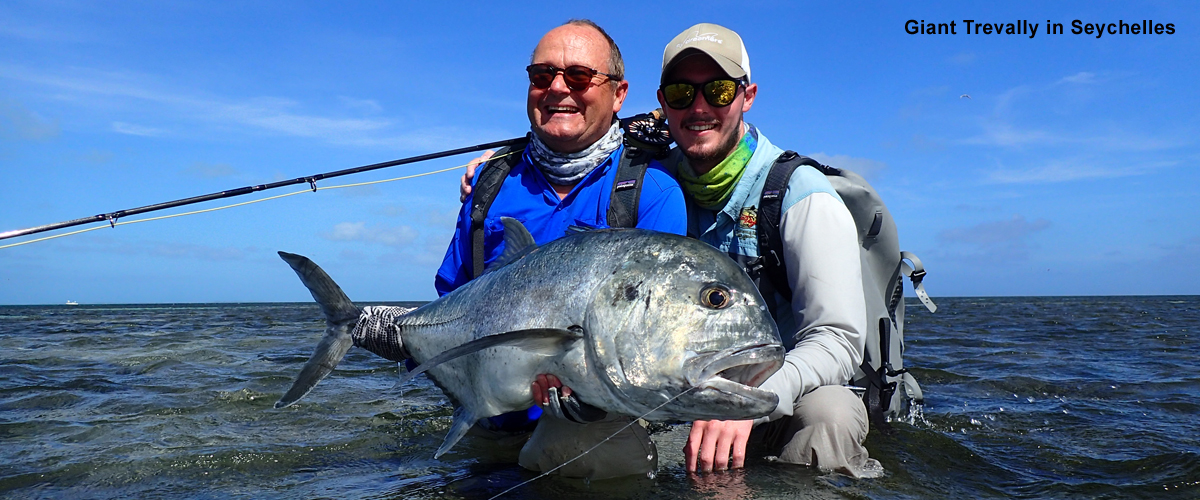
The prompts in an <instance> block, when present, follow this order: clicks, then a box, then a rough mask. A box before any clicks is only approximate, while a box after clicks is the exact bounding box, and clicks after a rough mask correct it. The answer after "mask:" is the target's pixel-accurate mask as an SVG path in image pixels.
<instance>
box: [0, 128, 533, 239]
mask: <svg viewBox="0 0 1200 500" xmlns="http://www.w3.org/2000/svg"><path fill="white" fill-rule="evenodd" d="M518 153H521V151H513V152H509V153H505V154H503V155H499V156H493V157H492V158H503V157H505V156H508V155H512V154H518ZM467 165H469V163H466V164H462V165H458V166H454V167H450V168H443V169H441V170H433V171H430V172H423V173H420V174H413V175H406V176H403V177H394V178H391V179H382V180H378V181H368V182H356V183H354V184H340V185H337V186H317V187H316V188H315V189H304V190H301V191H296V192H294V193H285V194H281V195H276V196H270V197H267V198H261V199H258V200H250V201H244V202H241V203H234V204H232V205H225V206H222V207H213V208H206V209H203V210H193V211H191V212H183V213H178V214H171V215H161V216H158V217H148V218H145V219H137V220H128V221H124V222H115V221H110V222H109V227H111V228H116V227H117V226H124V225H126V224H136V223H138V222H150V221H155V220H162V219H173V218H175V217H183V216H185V215H195V214H202V213H205V212H215V211H217V210H225V209H226V208H234V207H240V206H242V205H250V204H254V203H261V202H264V201H270V200H277V199H279V198H286V197H288V196H295V195H298V194H303V193H311V192H317V191H323V190H326V189H341V188H350V187H359V186H369V185H371V184H383V183H385V182H394V181H402V180H405V179H413V178H416V177H424V176H426V175H433V174H440V173H442V172H449V171H451V170H458V169H460V168H463V167H466V166H467ZM99 224H101V225H99V226H96V227H89V228H87V229H81V230H79V231H71V232H69V233H62V234H56V235H53V236H46V237H44V238H37V239H34V240H28V241H22V242H19V243H10V244H8V245H2V246H0V250H3V249H5V248H12V247H17V246H21V245H28V244H30V243H37V242H39V241H46V240H53V239H55V238H62V237H64V236H71V235H76V234H80V233H86V232H88V231H95V230H97V229H104V225H103V223H102V222H101V223H99Z"/></svg>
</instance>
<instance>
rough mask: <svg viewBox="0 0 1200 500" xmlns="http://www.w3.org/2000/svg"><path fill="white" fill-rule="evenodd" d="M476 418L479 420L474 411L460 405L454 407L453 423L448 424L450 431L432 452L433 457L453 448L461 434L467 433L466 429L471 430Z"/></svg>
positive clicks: (461, 436) (438, 456)
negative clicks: (435, 450)
mask: <svg viewBox="0 0 1200 500" xmlns="http://www.w3.org/2000/svg"><path fill="white" fill-rule="evenodd" d="M477 420H479V417H477V416H476V415H475V412H472V411H470V410H468V409H466V408H464V407H462V406H460V407H458V408H455V409H454V423H453V424H451V425H450V432H447V433H446V439H443V440H442V445H441V446H439V447H438V449H437V452H435V453H434V454H433V458H440V457H441V456H442V455H443V454H445V453H446V452H447V451H450V448H453V447H454V445H455V444H458V442H459V440H461V439H462V438H463V436H466V435H467V431H469V430H471V426H472V425H475V422H476V421H477Z"/></svg>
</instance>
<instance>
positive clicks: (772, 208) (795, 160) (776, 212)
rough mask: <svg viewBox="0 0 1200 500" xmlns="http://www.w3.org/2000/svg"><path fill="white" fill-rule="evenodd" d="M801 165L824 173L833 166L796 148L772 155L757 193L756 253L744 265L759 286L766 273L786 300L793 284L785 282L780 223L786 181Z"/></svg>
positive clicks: (790, 298)
mask: <svg viewBox="0 0 1200 500" xmlns="http://www.w3.org/2000/svg"><path fill="white" fill-rule="evenodd" d="M802 165H807V166H810V167H813V168H816V169H817V170H820V171H821V172H823V173H825V172H826V171H828V170H830V169H832V167H827V166H825V165H822V164H820V163H819V162H817V160H814V159H812V158H809V157H807V156H804V155H801V154H797V153H796V152H795V151H784V152H783V154H781V155H779V157H778V158H775V163H774V164H773V165H771V170H770V172H768V173H767V182H766V183H765V184H763V190H762V195H761V196H760V197H759V205H758V224H757V225H756V231H755V233H756V234H757V235H758V255H759V257H758V258H756V259H754V260H752V261H750V263H749V264H748V265H747V267H748V268H753V270H752V271H753V272H752V274H751V278H754V281H755V283H756V284H758V285H759V289H762V284H763V280H762V277H763V276H765V277H766V278H767V279H768V280H769V281H770V283H771V285H772V286H773V288H774V289H775V292H776V293H778V294H779V295H780V296H782V297H783V298H784V299H785V300H787V301H788V302H791V300H792V286H791V285H790V284H788V281H787V270H786V269H785V267H784V260H783V238H782V237H781V236H780V234H779V224H780V222H781V221H782V220H783V195H784V194H785V193H787V187H788V182H790V181H791V180H792V172H795V171H796V169H797V168H799V167H800V166H802ZM833 170H835V171H836V169H833ZM826 175H828V174H826ZM747 271H751V269H747Z"/></svg>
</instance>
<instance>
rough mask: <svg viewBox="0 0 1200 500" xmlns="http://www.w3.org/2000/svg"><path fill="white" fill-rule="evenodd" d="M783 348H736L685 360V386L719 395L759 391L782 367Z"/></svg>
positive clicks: (764, 345)
mask: <svg viewBox="0 0 1200 500" xmlns="http://www.w3.org/2000/svg"><path fill="white" fill-rule="evenodd" d="M783 354H784V350H783V346H781V345H778V344H759V345H754V346H750V347H743V348H738V349H724V350H721V351H716V352H711V353H706V354H702V355H699V356H696V357H695V358H692V359H691V360H689V361H688V364H689V365H692V367H693V368H692V369H691V370H688V372H689V375H688V377H687V378H688V383H689V384H691V385H692V386H693V387H696V388H697V389H716V390H718V391H721V392H728V393H740V394H743V395H746V394H747V393H755V392H763V391H761V390H759V389H757V387H758V386H760V385H762V383H763V382H765V381H766V380H767V378H768V377H770V376H771V375H772V374H773V373H775V371H776V370H779V367H781V366H783Z"/></svg>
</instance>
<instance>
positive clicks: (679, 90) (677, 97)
mask: <svg viewBox="0 0 1200 500" xmlns="http://www.w3.org/2000/svg"><path fill="white" fill-rule="evenodd" d="M662 92H663V99H665V100H666V101H667V106H668V107H670V108H671V109H683V108H686V107H688V106H690V105H691V104H692V101H693V100H695V99H696V87H693V86H692V85H690V84H687V83H672V84H669V85H666V86H664V87H663V88H662Z"/></svg>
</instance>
